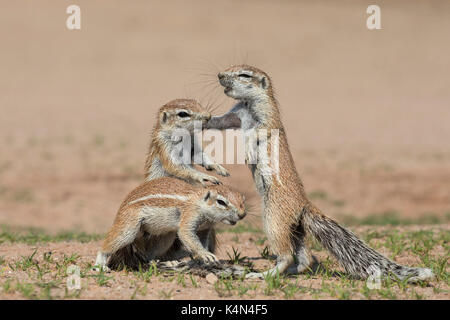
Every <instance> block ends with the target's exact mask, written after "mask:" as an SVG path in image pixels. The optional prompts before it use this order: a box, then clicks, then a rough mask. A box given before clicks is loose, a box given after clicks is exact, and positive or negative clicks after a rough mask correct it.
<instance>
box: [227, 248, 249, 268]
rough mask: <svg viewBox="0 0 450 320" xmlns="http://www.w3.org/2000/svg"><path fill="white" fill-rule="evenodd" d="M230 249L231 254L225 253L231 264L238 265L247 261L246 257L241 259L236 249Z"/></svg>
mask: <svg viewBox="0 0 450 320" xmlns="http://www.w3.org/2000/svg"><path fill="white" fill-rule="evenodd" d="M231 249H232V250H233V253H232V254H230V253H228V252H227V256H228V258H229V260H228V261H229V262H230V263H232V264H239V263H241V262H243V261H244V260H245V259H247V257H241V253H240V252H239V250H238V249H235V248H234V247H231Z"/></svg>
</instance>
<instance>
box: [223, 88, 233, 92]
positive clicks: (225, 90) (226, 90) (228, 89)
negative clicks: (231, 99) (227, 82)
mask: <svg viewBox="0 0 450 320" xmlns="http://www.w3.org/2000/svg"><path fill="white" fill-rule="evenodd" d="M231 89H232V88H231V87H225V89H224V90H223V92H224V93H228V92H230V91H231Z"/></svg>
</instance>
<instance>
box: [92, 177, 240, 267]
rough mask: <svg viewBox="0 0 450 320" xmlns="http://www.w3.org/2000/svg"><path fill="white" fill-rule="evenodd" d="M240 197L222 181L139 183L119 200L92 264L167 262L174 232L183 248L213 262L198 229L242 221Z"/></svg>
mask: <svg viewBox="0 0 450 320" xmlns="http://www.w3.org/2000/svg"><path fill="white" fill-rule="evenodd" d="M245 215H246V212H245V198H244V196H243V195H242V194H240V193H239V192H236V191H234V190H232V189H231V188H229V187H227V186H224V185H210V186H207V187H202V186H195V185H192V184H189V183H187V182H184V181H182V180H179V179H176V178H170V177H164V178H158V179H155V180H151V181H148V182H144V183H143V184H141V185H140V186H139V187H137V188H136V189H134V190H133V191H132V192H131V193H130V194H129V195H128V196H127V197H126V199H125V200H124V201H123V203H122V205H121V206H120V208H119V211H118V213H117V215H116V219H115V221H114V224H113V226H112V228H111V229H110V231H109V232H108V234H107V236H106V238H105V240H104V242H103V246H102V249H101V251H99V252H98V254H97V259H96V262H95V268H96V269H97V270H98V269H100V268H101V269H103V270H106V271H107V270H109V269H110V268H112V269H117V268H120V267H122V266H126V267H130V268H134V269H135V268H138V267H139V265H140V264H141V265H143V264H146V263H148V262H150V261H151V260H155V259H162V260H172V259H174V257H173V251H174V249H173V246H174V242H175V240H176V238H177V236H178V238H179V240H180V242H181V244H182V245H183V246H184V249H185V250H187V251H188V252H189V253H191V254H192V255H195V256H197V257H198V258H200V259H201V260H203V261H204V262H217V261H218V259H217V257H216V256H215V255H214V254H213V253H212V252H210V251H209V250H208V244H207V243H205V241H207V240H208V238H205V239H203V241H202V239H200V238H199V237H198V235H197V233H198V231H201V230H208V229H212V228H213V226H214V225H215V224H216V223H219V222H222V223H225V224H230V225H234V224H236V222H238V221H239V220H241V219H243V218H244V217H245Z"/></svg>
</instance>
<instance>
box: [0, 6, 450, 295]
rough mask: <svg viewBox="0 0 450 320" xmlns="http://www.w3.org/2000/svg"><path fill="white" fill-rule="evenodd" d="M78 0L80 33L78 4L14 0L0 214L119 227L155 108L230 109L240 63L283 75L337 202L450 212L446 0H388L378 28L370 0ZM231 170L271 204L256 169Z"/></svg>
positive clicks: (3, 37) (315, 189)
mask: <svg viewBox="0 0 450 320" xmlns="http://www.w3.org/2000/svg"><path fill="white" fill-rule="evenodd" d="M76 3H77V4H78V5H79V6H80V7H81V10H82V29H81V30H79V31H69V30H67V29H66V27H65V20H66V18H67V14H66V13H65V10H66V6H67V5H68V4H67V3H66V2H63V1H59V2H56V3H55V1H50V0H41V1H39V2H37V1H31V0H29V1H25V0H19V1H3V2H2V4H1V10H0V45H1V50H0V70H2V71H1V76H0V111H1V115H0V224H4V225H8V226H18V227H39V228H43V229H45V230H47V231H49V232H57V231H61V230H77V231H87V232H98V233H104V232H106V231H107V229H108V228H109V226H110V225H111V223H112V220H113V218H114V216H115V213H116V210H117V208H118V206H119V204H120V202H121V201H122V199H123V198H124V197H125V195H126V194H127V193H128V192H129V191H130V190H131V189H132V188H134V187H135V186H136V185H137V184H139V183H140V181H141V180H142V170H143V165H144V160H145V153H146V149H147V144H148V135H149V132H150V130H151V128H152V126H153V124H154V121H155V111H156V110H157V109H158V108H159V107H160V106H161V105H162V104H164V103H165V102H167V101H169V100H171V99H174V98H179V97H190V98H196V99H198V100H200V101H201V102H202V103H204V104H206V103H208V102H213V103H214V104H215V105H217V106H218V109H217V111H216V112H217V113H220V112H224V111H226V110H227V109H228V108H230V106H231V105H232V103H233V102H232V100H230V99H228V98H226V97H225V96H224V95H223V93H222V90H221V89H220V88H219V87H218V86H217V85H216V84H215V79H216V74H217V71H219V70H221V69H222V68H224V67H226V66H228V65H229V64H231V63H242V62H246V63H250V64H254V65H256V66H259V67H261V68H263V69H264V70H266V71H267V72H268V73H269V74H270V75H271V76H272V78H273V81H274V84H275V88H276V92H277V97H278V99H279V101H280V107H281V111H282V116H283V121H284V123H285V127H286V130H287V134H288V139H289V143H290V146H291V150H292V153H293V155H294V159H295V162H296V166H297V169H298V171H299V172H300V175H301V177H302V179H303V182H304V185H305V187H306V190H307V191H308V193H310V194H311V196H312V197H313V198H314V202H315V203H317V204H318V206H319V207H320V208H321V209H322V210H323V211H324V212H326V213H327V214H328V215H330V216H333V217H335V218H338V219H340V217H342V216H354V217H365V216H369V215H377V214H383V213H385V212H396V213H397V214H398V215H399V216H401V217H404V218H420V217H424V216H426V215H433V216H437V217H445V216H446V215H448V213H449V212H450V189H449V187H450V142H449V141H450V140H449V137H450V126H449V125H448V124H449V123H450V108H449V103H450V90H448V88H449V85H450V76H449V73H448V70H449V69H450V59H449V56H450V43H449V42H448V41H446V39H448V38H449V36H450V10H449V9H450V3H449V2H448V1H433V2H430V3H429V2H424V1H406V0H405V1H395V2H391V1H378V4H379V5H380V7H381V9H382V30H376V31H369V30H367V28H366V26H365V23H366V22H365V19H366V17H367V14H366V12H365V11H366V8H367V6H368V4H369V3H368V2H367V1H340V2H339V3H336V2H333V1H314V2H309V1H277V2H274V1H246V2H242V1H209V0H208V1H207V0H202V1H191V2H189V3H187V2H184V1H171V2H170V3H167V2H165V1H145V0H139V1H137V0H133V1H128V2H126V3H124V2H123V1H118V0H116V1H108V4H106V3H105V2H104V1H92V0H89V1H87V0H78V1H76ZM208 81H212V82H211V83H210V82H208ZM227 168H228V169H229V170H230V173H231V177H230V178H228V179H225V181H226V182H227V183H229V184H231V185H233V186H235V187H237V188H238V189H239V190H240V191H242V192H244V193H245V194H246V195H247V198H249V202H251V203H252V204H253V214H255V215H258V214H259V212H260V206H259V199H258V197H257V195H256V193H255V191H254V186H253V182H252V181H251V178H250V174H249V172H248V170H247V169H246V168H245V167H244V166H240V165H228V166H227ZM248 220H249V221H250V222H251V223H252V224H254V225H259V224H260V221H259V218H258V217H255V216H249V218H248ZM225 242H226V241H225ZM58 245H59V244H58ZM4 246H5V245H4V244H2V245H0V247H1V248H2V250H3V249H4ZM88 248H89V247H83V250H85V251H83V252H81V251H80V253H82V254H88V255H93V254H94V252H93V251H91V250H90V249H89V250H88ZM14 250H16V248H14ZM24 250H25V248H24ZM77 250H78V249H77ZM80 250H81V249H80ZM19 251H20V250H19ZM206 295H207V294H206V293H205V296H206ZM199 298H200V296H199Z"/></svg>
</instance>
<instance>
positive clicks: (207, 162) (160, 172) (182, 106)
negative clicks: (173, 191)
mask: <svg viewBox="0 0 450 320" xmlns="http://www.w3.org/2000/svg"><path fill="white" fill-rule="evenodd" d="M180 111H186V112H188V113H189V117H188V118H180V117H179V116H178V114H179V112H180ZM210 118H211V115H210V113H209V112H208V111H206V110H204V109H203V108H202V106H201V105H200V104H199V103H198V102H197V101H195V100H191V99H176V100H173V101H170V102H168V103H167V104H165V105H164V106H162V107H161V108H160V110H159V112H158V120H157V122H156V124H155V127H154V129H153V132H152V135H151V142H150V146H149V151H148V154H147V159H146V162H145V179H146V181H150V180H152V179H155V178H160V177H164V176H174V177H177V178H179V179H183V180H185V181H188V182H190V183H200V184H202V185H205V183H206V182H212V183H216V184H219V183H220V180H219V179H217V178H216V177H213V176H210V175H207V174H205V173H202V172H199V171H197V170H195V169H194V167H193V165H189V164H178V163H175V162H174V161H173V159H172V156H171V152H172V150H173V149H174V142H173V141H171V136H172V134H173V133H174V132H175V130H176V129H186V130H187V131H189V132H190V134H191V138H192V143H193V144H194V143H197V142H196V140H195V137H194V122H195V121H198V122H200V123H201V124H202V128H203V127H204V125H205V124H206V123H207V121H208V120H209V119H210ZM200 152H201V154H200V157H201V159H202V160H203V161H202V163H201V164H199V165H202V166H203V167H205V168H206V169H207V170H214V171H215V172H216V173H218V174H219V175H222V176H228V172H227V170H226V169H225V168H223V167H222V166H220V165H219V164H216V163H214V162H213V161H212V160H211V159H209V157H207V156H206V155H205V154H204V153H203V152H202V151H200Z"/></svg>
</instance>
